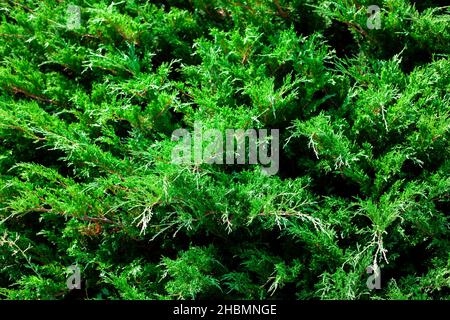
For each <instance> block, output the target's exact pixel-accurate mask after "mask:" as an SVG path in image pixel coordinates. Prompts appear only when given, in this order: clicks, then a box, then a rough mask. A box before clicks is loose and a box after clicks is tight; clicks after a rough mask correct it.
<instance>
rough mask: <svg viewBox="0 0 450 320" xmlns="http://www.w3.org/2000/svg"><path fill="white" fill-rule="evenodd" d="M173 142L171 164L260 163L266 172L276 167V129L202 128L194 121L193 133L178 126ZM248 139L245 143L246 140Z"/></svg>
mask: <svg viewBox="0 0 450 320" xmlns="http://www.w3.org/2000/svg"><path fill="white" fill-rule="evenodd" d="M172 141H178V145H177V146H175V147H174V149H173V150H172V163H174V164H201V163H208V164H242V165H243V164H260V165H261V166H262V168H261V169H262V170H263V172H264V173H266V174H267V175H274V174H276V173H277V172H278V169H279V130H278V129H271V130H270V134H269V130H267V129H247V130H244V129H226V130H225V134H223V132H221V131H220V130H218V129H206V130H205V129H204V127H203V125H202V123H201V122H195V123H194V133H193V137H192V133H191V132H189V131H188V130H186V129H177V130H175V131H174V132H173V133H172ZM247 142H248V143H247Z"/></svg>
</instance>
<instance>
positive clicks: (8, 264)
mask: <svg viewBox="0 0 450 320" xmlns="http://www.w3.org/2000/svg"><path fill="white" fill-rule="evenodd" d="M72 4H73V5H77V6H79V7H80V10H81V22H80V26H79V27H74V28H71V27H69V26H68V25H67V19H68V18H69V16H68V15H69V13H68V12H67V6H68V3H67V2H64V1H56V0H46V1H31V0H17V1H11V0H5V1H2V2H1V3H0V12H1V17H0V19H1V24H0V297H1V298H2V299H63V298H68V299H70V298H80V299H208V298H224V299H292V298H296V299H449V298H450V291H449V287H450V271H449V270H450V256H449V252H450V243H449V235H450V233H449V232H450V231H449V221H448V218H449V212H450V210H449V208H450V206H449V204H450V203H449V202H450V199H449V198H450V175H449V172H450V157H449V155H450V145H449V138H450V132H449V129H450V108H449V105H450V95H449V92H450V62H449V47H448V44H449V43H450V29H449V28H450V24H449V16H450V15H449V13H450V11H449V10H450V9H449V7H444V1H420V2H416V1H407V0H383V1H379V2H378V5H379V6H380V8H381V15H380V18H381V29H378V30H377V29H374V30H370V29H368V28H367V26H366V20H367V12H366V10H367V6H368V5H371V4H373V3H372V2H371V1H344V0H340V1H323V0H293V1H286V0H275V1H269V0H264V1H260V0H258V1H257V0H249V1H227V0H213V1H203V0H193V1H179V0H167V1H150V2H149V1H140V0H130V1H120V2H111V1H109V0H98V1H84V0H78V1H76V0H74V1H73V2H72ZM195 121H199V122H202V123H203V124H204V125H205V127H207V128H216V129H218V130H221V131H222V132H224V130H225V129H227V128H236V129H237V128H242V129H246V128H278V129H280V134H281V136H280V138H281V139H280V140H281V141H280V157H281V163H280V172H279V173H278V174H277V175H275V176H266V175H263V174H262V173H261V170H259V168H258V165H252V166H250V165H249V166H233V165H208V164H201V165H198V164H197V165H194V164H193V165H175V164H172V163H171V151H172V148H173V146H174V142H173V141H171V134H172V132H173V130H175V129H177V128H188V129H192V128H193V125H194V122H195ZM74 264H75V265H77V266H79V267H80V271H81V279H82V282H83V288H82V290H73V291H69V289H67V287H66V279H67V277H68V273H67V267H68V266H70V265H74ZM370 265H377V266H380V267H381V277H382V278H381V279H382V286H381V289H380V290H369V289H368V287H367V285H366V281H367V278H368V276H369V275H368V274H367V272H366V268H367V267H368V266H370Z"/></svg>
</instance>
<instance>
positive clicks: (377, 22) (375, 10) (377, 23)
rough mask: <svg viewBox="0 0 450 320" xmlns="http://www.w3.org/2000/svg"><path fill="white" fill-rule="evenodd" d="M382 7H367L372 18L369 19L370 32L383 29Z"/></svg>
mask: <svg viewBox="0 0 450 320" xmlns="http://www.w3.org/2000/svg"><path fill="white" fill-rule="evenodd" d="M380 11H381V10H380V7H379V6H377V5H371V6H368V7H367V13H368V14H370V16H369V17H368V18H367V28H369V29H370V30H373V29H377V30H378V29H381V16H380Z"/></svg>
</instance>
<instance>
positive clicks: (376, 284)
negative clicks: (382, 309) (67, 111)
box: [366, 265, 381, 290]
mask: <svg viewBox="0 0 450 320" xmlns="http://www.w3.org/2000/svg"><path fill="white" fill-rule="evenodd" d="M366 271H367V273H368V274H370V276H369V277H368V278H367V282H366V283H367V288H369V289H370V290H373V289H381V269H380V267H379V266H377V265H374V266H368V267H367V269H366Z"/></svg>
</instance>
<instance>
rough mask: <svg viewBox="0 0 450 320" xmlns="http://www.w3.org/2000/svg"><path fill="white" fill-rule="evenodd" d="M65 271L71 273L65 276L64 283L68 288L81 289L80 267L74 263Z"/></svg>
mask: <svg viewBox="0 0 450 320" xmlns="http://www.w3.org/2000/svg"><path fill="white" fill-rule="evenodd" d="M67 271H68V272H69V273H71V275H70V276H69V277H68V278H67V281H66V284H67V288H68V289H69V290H73V289H81V272H80V268H79V267H78V266H76V265H71V266H70V267H68V268H67Z"/></svg>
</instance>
